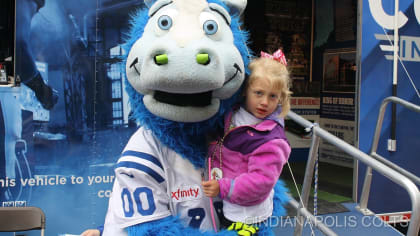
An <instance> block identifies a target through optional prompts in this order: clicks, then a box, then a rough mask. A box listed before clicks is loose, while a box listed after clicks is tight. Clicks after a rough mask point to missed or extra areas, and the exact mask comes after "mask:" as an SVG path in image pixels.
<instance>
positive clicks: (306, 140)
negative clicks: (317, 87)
mask: <svg viewBox="0 0 420 236" xmlns="http://www.w3.org/2000/svg"><path fill="white" fill-rule="evenodd" d="M290 105H291V107H292V111H293V112H295V113H296V114H298V115H300V116H302V117H304V118H305V119H307V120H309V121H311V122H313V123H319V98H317V97H292V98H291V99H290ZM285 123H286V136H287V139H288V141H289V143H290V146H292V147H293V152H292V154H291V156H290V160H291V161H306V159H307V158H308V150H309V147H310V146H311V140H312V139H311V134H310V132H307V131H305V129H304V128H302V126H300V125H299V124H297V123H296V122H294V121H292V120H290V119H287V118H286V120H285Z"/></svg>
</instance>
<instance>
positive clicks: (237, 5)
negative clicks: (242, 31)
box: [222, 0, 247, 15]
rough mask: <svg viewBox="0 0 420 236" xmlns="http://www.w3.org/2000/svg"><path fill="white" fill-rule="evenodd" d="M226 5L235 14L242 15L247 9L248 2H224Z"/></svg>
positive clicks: (240, 0) (224, 0) (239, 0)
mask: <svg viewBox="0 0 420 236" xmlns="http://www.w3.org/2000/svg"><path fill="white" fill-rule="evenodd" d="M222 1H223V2H224V3H225V4H226V5H228V6H229V7H230V8H231V10H233V12H237V13H238V14H239V15H241V14H242V13H243V12H244V10H245V7H246V4H247V0H222Z"/></svg>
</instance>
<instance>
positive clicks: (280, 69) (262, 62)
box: [244, 57, 292, 117]
mask: <svg viewBox="0 0 420 236" xmlns="http://www.w3.org/2000/svg"><path fill="white" fill-rule="evenodd" d="M248 68H249V69H250V70H251V75H250V76H249V78H248V81H247V84H246V87H245V90H244V91H246V90H247V89H248V87H249V85H251V84H252V83H254V82H255V81H257V80H258V79H266V80H267V81H268V82H269V83H270V85H271V86H272V87H273V88H274V89H275V90H277V91H279V92H280V102H279V104H280V105H281V106H282V111H281V113H280V117H285V116H286V115H287V113H288V112H289V111H290V95H291V94H292V92H291V91H290V77H289V71H288V70H287V67H286V66H285V65H283V64H282V63H280V62H278V61H276V60H273V59H270V58H265V57H263V58H262V57H260V58H256V59H254V60H252V61H251V63H249V65H248Z"/></svg>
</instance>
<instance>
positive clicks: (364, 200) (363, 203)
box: [358, 96, 420, 214]
mask: <svg viewBox="0 0 420 236" xmlns="http://www.w3.org/2000/svg"><path fill="white" fill-rule="evenodd" d="M391 102H393V103H396V104H399V105H402V106H404V107H405V108H407V109H409V110H412V111H414V112H417V113H420V106H417V105H415V104H413V103H410V102H408V101H405V100H403V99H401V98H398V97H393V96H391V97H387V98H385V99H384V100H383V101H382V104H381V107H380V109H379V114H378V120H377V121H376V128H375V134H374V136H373V141H372V148H371V151H370V156H371V157H373V158H375V159H376V160H378V161H380V162H381V163H383V164H384V165H386V166H388V167H390V168H391V169H394V170H395V171H397V172H399V173H401V174H402V175H404V176H405V177H407V178H408V179H410V180H411V181H413V182H414V183H417V184H419V185H420V178H419V177H418V176H416V175H414V174H412V173H411V172H409V171H407V170H405V169H403V168H401V167H399V166H398V165H396V164H394V163H393V162H391V161H389V160H387V159H385V158H384V157H382V156H381V155H379V154H378V153H376V151H377V150H378V144H379V138H380V134H381V130H382V125H383V121H384V116H385V111H386V107H387V106H388V104H389V103H391ZM371 183H372V168H371V167H370V166H368V167H367V168H366V175H365V180H364V182H363V188H362V194H361V196H360V203H359V205H358V209H359V210H360V211H361V212H362V213H364V214H369V213H370V211H369V210H368V208H367V205H368V200H369V193H370V186H371Z"/></svg>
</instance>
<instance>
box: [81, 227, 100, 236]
mask: <svg viewBox="0 0 420 236" xmlns="http://www.w3.org/2000/svg"><path fill="white" fill-rule="evenodd" d="M99 235H101V232H99V230H97V229H88V230H86V231H85V232H83V233H82V234H81V235H80V236H99Z"/></svg>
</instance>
